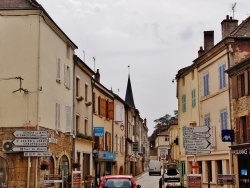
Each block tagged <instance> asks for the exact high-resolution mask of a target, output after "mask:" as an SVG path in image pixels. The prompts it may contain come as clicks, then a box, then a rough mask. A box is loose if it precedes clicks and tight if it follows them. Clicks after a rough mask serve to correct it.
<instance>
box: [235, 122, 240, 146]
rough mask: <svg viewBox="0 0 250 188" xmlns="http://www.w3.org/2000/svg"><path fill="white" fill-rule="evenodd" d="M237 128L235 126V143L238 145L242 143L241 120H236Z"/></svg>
mask: <svg viewBox="0 0 250 188" xmlns="http://www.w3.org/2000/svg"><path fill="white" fill-rule="evenodd" d="M235 121H236V122H235V123H236V126H235V142H236V144H239V143H240V118H236V120H235Z"/></svg>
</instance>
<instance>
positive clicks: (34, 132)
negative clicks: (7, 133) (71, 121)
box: [12, 130, 48, 138]
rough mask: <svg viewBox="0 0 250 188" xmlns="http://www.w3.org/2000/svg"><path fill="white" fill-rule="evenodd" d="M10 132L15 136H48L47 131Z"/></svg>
mask: <svg viewBox="0 0 250 188" xmlns="http://www.w3.org/2000/svg"><path fill="white" fill-rule="evenodd" d="M12 134H13V135H14V136H15V137H17V138H48V131H39V130H37V131H28V130H16V131H14V132H13V133H12Z"/></svg>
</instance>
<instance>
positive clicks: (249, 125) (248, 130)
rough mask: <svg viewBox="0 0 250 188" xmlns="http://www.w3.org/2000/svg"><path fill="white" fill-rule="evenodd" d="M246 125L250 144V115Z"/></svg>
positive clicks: (247, 117)
mask: <svg viewBox="0 0 250 188" xmlns="http://www.w3.org/2000/svg"><path fill="white" fill-rule="evenodd" d="M246 124H247V142H250V114H248V116H246Z"/></svg>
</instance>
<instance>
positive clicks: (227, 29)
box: [221, 15, 238, 39]
mask: <svg viewBox="0 0 250 188" xmlns="http://www.w3.org/2000/svg"><path fill="white" fill-rule="evenodd" d="M236 27H238V20H235V19H233V18H232V17H230V19H229V16H228V15H227V18H226V19H225V20H223V21H222V22H221V32H222V39H224V38H225V37H227V36H229V35H230V33H231V32H232V31H233V30H234V29H235V28H236Z"/></svg>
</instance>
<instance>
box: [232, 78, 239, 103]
mask: <svg viewBox="0 0 250 188" xmlns="http://www.w3.org/2000/svg"><path fill="white" fill-rule="evenodd" d="M232 97H233V99H237V98H238V97H239V96H238V83H237V76H233V77H232Z"/></svg>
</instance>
